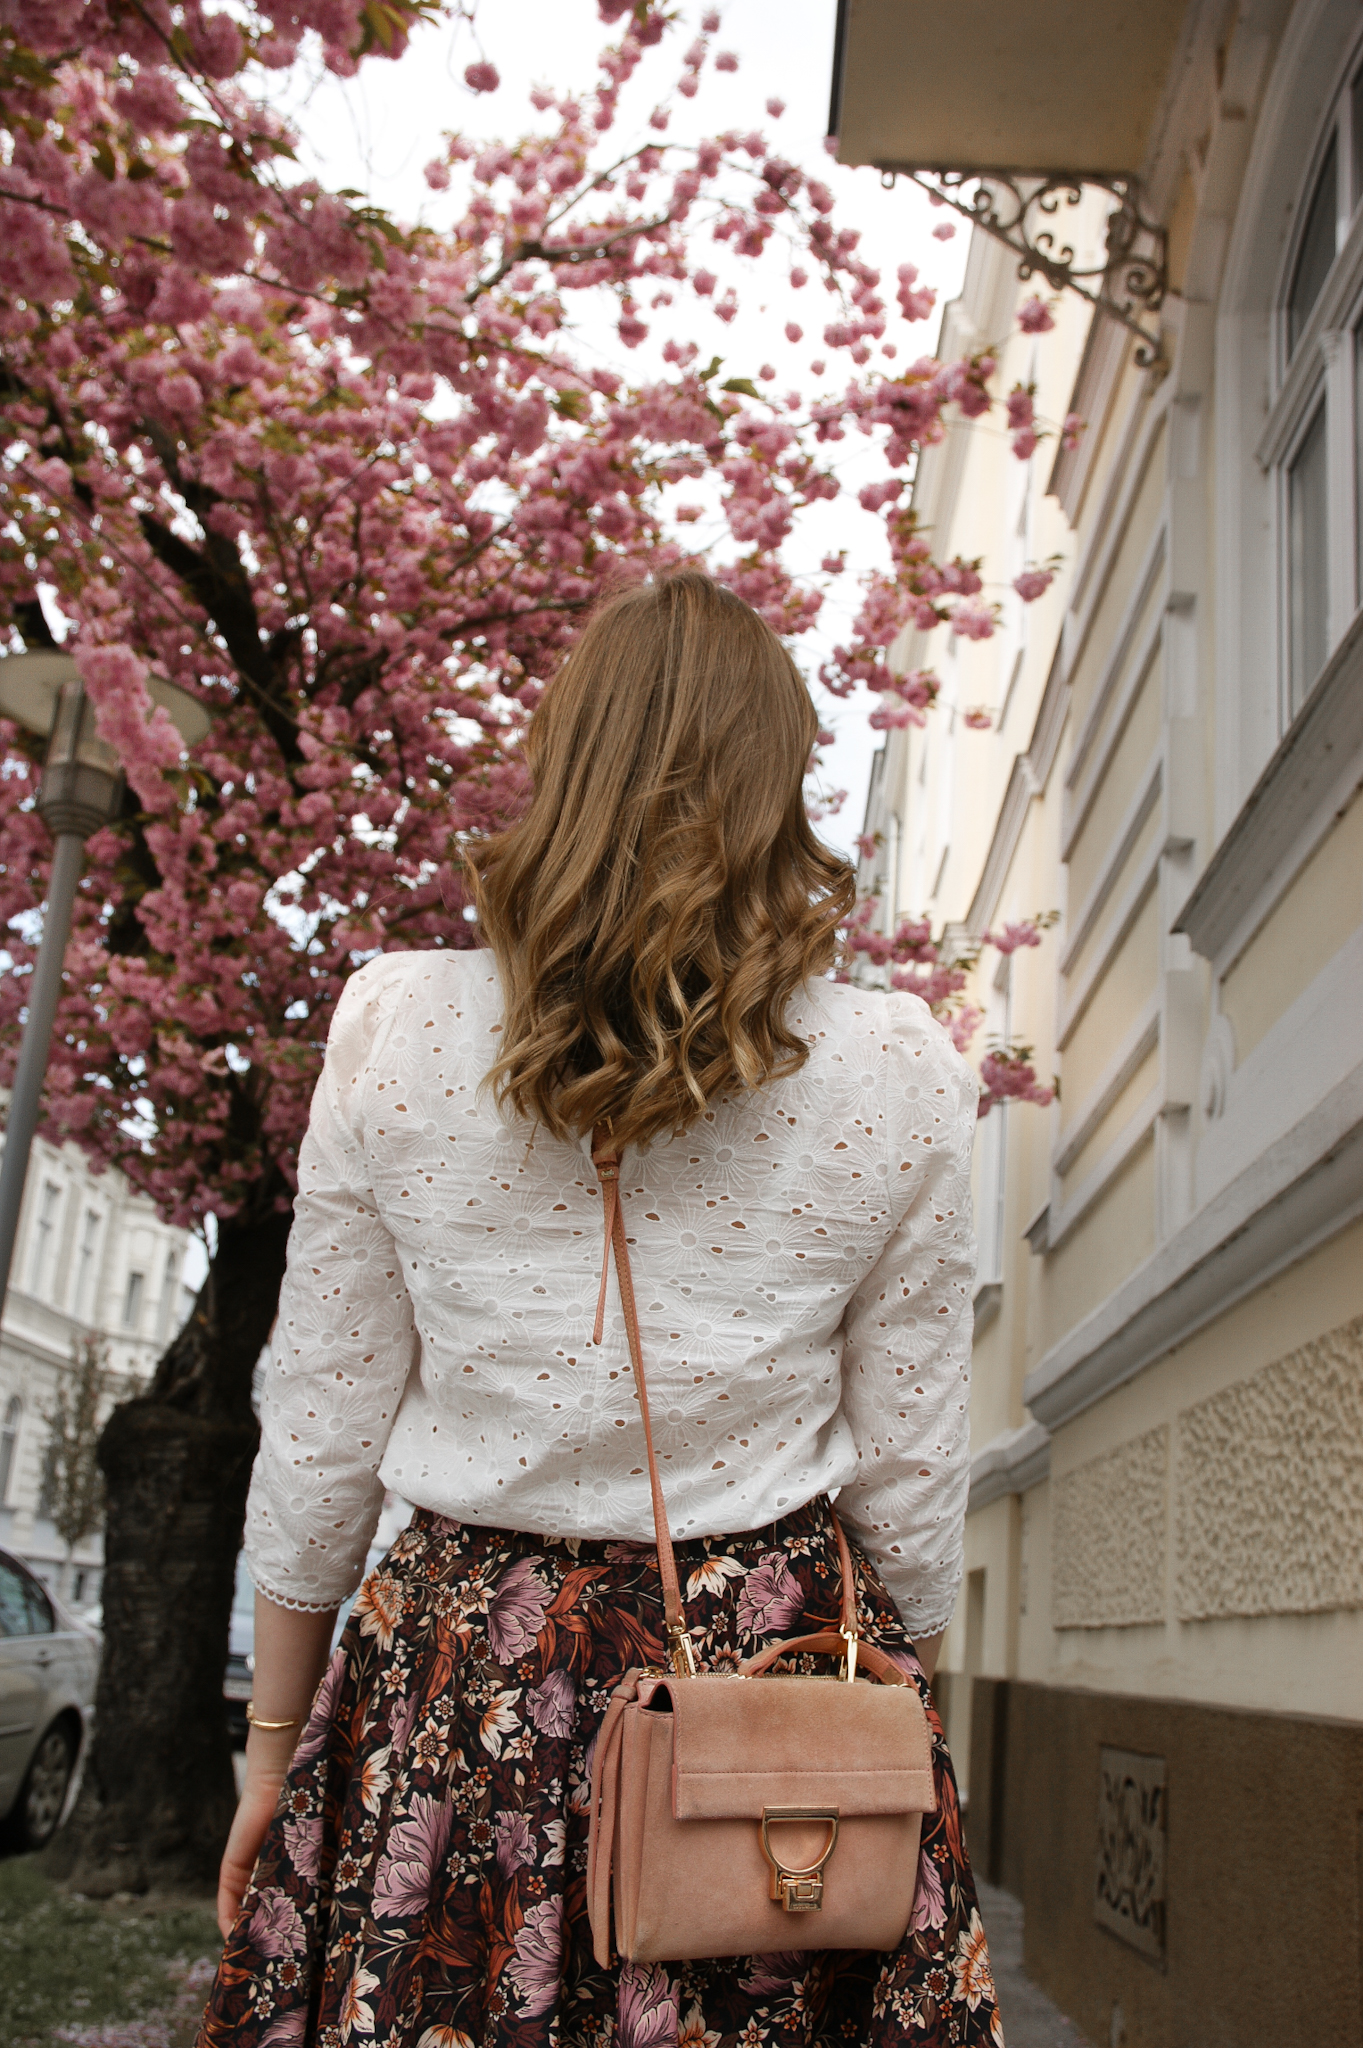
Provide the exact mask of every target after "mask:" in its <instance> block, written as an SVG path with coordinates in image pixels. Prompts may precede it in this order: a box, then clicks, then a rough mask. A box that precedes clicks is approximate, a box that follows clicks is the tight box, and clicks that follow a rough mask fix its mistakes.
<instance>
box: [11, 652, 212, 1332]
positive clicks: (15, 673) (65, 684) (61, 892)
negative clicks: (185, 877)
mask: <svg viewBox="0 0 1363 2048" xmlns="http://www.w3.org/2000/svg"><path fill="white" fill-rule="evenodd" d="M149 689H150V693H151V695H152V697H153V699H154V700H155V701H156V702H157V703H159V704H162V705H163V706H164V707H165V709H166V710H167V712H168V713H169V714H170V717H171V719H172V721H173V723H174V725H175V727H176V729H177V731H178V732H179V734H180V737H181V739H182V740H183V741H184V742H185V745H186V746H194V745H195V744H196V743H197V742H198V741H199V740H201V739H202V738H203V736H204V734H205V733H206V732H207V731H208V727H209V714H208V712H207V711H205V709H204V707H203V706H202V705H201V704H200V703H198V702H197V700H196V699H195V698H193V697H191V696H190V695H189V692H188V691H187V690H181V689H178V688H177V687H176V686H175V684H173V683H165V682H161V681H160V680H159V679H153V680H152V681H151V682H150V684H149ZM0 713H3V714H4V716H5V717H7V718H12V719H14V720H15V722H16V723H17V724H20V725H23V726H26V727H27V728H28V730H29V731H30V732H37V733H46V734H47V736H48V740H47V758H46V761H45V763H44V766H43V778H42V783H41V785H40V787H39V791H38V803H37V808H38V812H39V815H40V816H41V817H42V820H43V822H44V824H45V825H46V826H47V828H48V830H49V831H50V832H51V834H52V836H53V839H54V840H55V842H56V845H55V851H54V853H53V857H52V875H51V879H50V881H49V883H48V891H47V911H46V915H45V916H44V918H43V936H42V943H41V944H40V945H39V947H38V962H37V966H36V967H35V968H34V970H33V979H32V982H31V984H30V986H29V996H28V1020H27V1022H26V1023H25V1025H24V1037H23V1043H22V1045H21V1046H20V1049H19V1064H18V1066H17V1068H16V1069H15V1074H14V1085H13V1088H12V1089H11V1092H10V1103H9V1113H8V1115H7V1117H6V1119H5V1151H4V1158H3V1160H0V1308H2V1307H3V1304H4V1299H5V1295H6V1293H7V1292H8V1289H9V1275H10V1266H11V1263H12V1260H13V1257H14V1240H15V1236H16V1234H17V1232H18V1229H19V1212H20V1209H21V1207H22V1204H23V1199H24V1182H25V1180H26V1178H27V1176H28V1162H29V1154H30V1153H31V1151H32V1149H33V1134H34V1131H35V1130H36V1129H37V1124H38V1105H39V1101H40V1099H41V1096H42V1086H43V1076H44V1074H45V1073H46V1072H47V1058H48V1052H49V1049H50V1047H51V1042H52V1022H53V1019H54V1017H55V1016H56V1012H57V998H58V996H59V995H60V994H61V986H62V962H63V960H64V958H65V955H66V942H67V939H68V938H69V936H70V933H71V912H72V909H73V907H74V905H75V900H76V885H77V883H78V882H79V881H80V871H81V867H82V864H83V862H84V859H85V842H86V840H87V839H88V838H89V837H90V834H91V833H92V832H97V831H98V830H99V829H100V827H101V826H102V825H108V824H110V823H111V822H112V821H113V819H114V818H115V817H116V816H117V815H118V809H119V805H120V804H121V802H122V798H123V770H122V766H121V764H120V762H119V758H118V755H117V753H116V752H115V751H114V749H113V748H112V747H111V746H109V745H108V743H107V742H106V741H105V740H102V739H101V738H100V737H99V735H98V733H97V732H96V730H95V712H94V706H93V705H92V704H91V702H90V700H89V698H88V697H87V696H86V694H85V690H84V686H83V685H82V683H81V680H80V675H79V672H78V670H77V668H76V664H75V662H74V661H73V660H72V659H71V657H70V655H69V654H59V653H39V654H11V655H7V656H4V657H0Z"/></svg>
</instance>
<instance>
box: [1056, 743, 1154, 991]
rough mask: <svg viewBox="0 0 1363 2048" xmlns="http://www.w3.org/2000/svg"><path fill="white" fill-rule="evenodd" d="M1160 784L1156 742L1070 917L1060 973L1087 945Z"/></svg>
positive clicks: (1066, 971)
mask: <svg viewBox="0 0 1363 2048" xmlns="http://www.w3.org/2000/svg"><path fill="white" fill-rule="evenodd" d="M1163 787H1164V761H1163V757H1162V750H1161V748H1160V746H1159V744H1158V743H1156V748H1155V752H1154V753H1153V754H1152V756H1151V758H1150V761H1149V763H1148V765H1147V767H1146V770H1145V773H1144V774H1143V775H1142V777H1141V781H1140V787H1139V788H1138V789H1137V791H1136V793H1135V795H1134V796H1133V797H1132V799H1131V801H1130V803H1129V804H1128V805H1127V807H1126V813H1125V815H1124V816H1123V818H1122V820H1121V822H1120V824H1119V825H1118V826H1117V829H1116V831H1115V832H1114V833H1113V834H1112V837H1111V839H1110V841H1109V843H1108V855H1107V858H1106V860H1105V861H1104V862H1103V865H1102V866H1101V868H1100V869H1099V870H1098V873H1097V874H1096V875H1095V876H1094V879H1093V885H1092V887H1091V888H1090V890H1089V892H1088V895H1087V896H1086V897H1085V898H1084V901H1083V903H1082V904H1081V905H1080V908H1079V910H1078V912H1077V913H1076V916H1075V919H1074V925H1073V929H1072V930H1071V931H1070V933H1069V936H1068V937H1067V938H1066V940H1065V946H1064V950H1063V952H1062V953H1061V955H1060V972H1061V973H1062V974H1068V973H1069V971H1070V969H1071V967H1072V966H1073V965H1074V963H1075V961H1076V960H1077V959H1078V957H1079V955H1080V954H1081V953H1082V952H1083V950H1084V947H1085V946H1086V945H1087V944H1088V941H1089V938H1090V937H1091V935H1092V932H1093V927H1094V926H1095V925H1096V924H1097V922H1098V919H1099V917H1100V915H1101V914H1102V911H1103V907H1104V905H1105V904H1106V902H1107V900H1108V897H1109V896H1110V895H1111V894H1112V890H1113V887H1114V885H1115V884H1116V882H1117V880H1118V878H1119V876H1120V875H1121V872H1122V869H1123V868H1124V867H1125V866H1126V864H1127V862H1128V861H1129V860H1130V858H1131V854H1132V850H1133V848H1134V847H1135V845H1136V842H1137V840H1138V839H1139V838H1140V836H1141V833H1142V832H1143V831H1144V830H1145V827H1146V824H1147V823H1148V821H1149V817H1150V813H1151V812H1152V811H1153V810H1154V808H1155V805H1156V804H1157V803H1158V802H1159V799H1160V792H1161V790H1162V789H1163Z"/></svg>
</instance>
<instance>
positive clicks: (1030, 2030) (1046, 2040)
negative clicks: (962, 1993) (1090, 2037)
mask: <svg viewBox="0 0 1363 2048" xmlns="http://www.w3.org/2000/svg"><path fill="white" fill-rule="evenodd" d="M976 1889H977V1890H978V1892H979V1895H980V1917H981V1918H982V1920H983V1921H984V1930H985V1933H986V1934H987V1935H988V1937H989V1959H990V1962H991V1963H992V1964H993V1968H994V1983H995V1985H996V1987H997V1989H998V1994H999V2013H1000V2015H1001V2017H1002V2019H1003V2037H1004V2042H1005V2044H1006V2048H1088V2043H1087V2041H1086V2039H1085V2037H1084V2035H1082V2034H1081V2033H1080V2031H1079V2029H1078V2028H1077V2027H1076V2026H1075V2025H1074V2023H1073V2021H1072V2020H1067V2019H1066V2018H1065V2015H1064V2014H1063V2013H1062V2012H1061V2011H1060V2009H1059V2007H1058V2006H1054V2005H1052V2004H1051V2001H1050V1999H1049V1998H1047V1996H1046V1994H1045V1992H1044V1991H1040V1990H1038V1989H1037V1987H1036V1985H1035V1984H1033V1982H1032V1980H1031V1978H1030V1977H1028V1976H1027V1975H1026V1974H1025V1973H1024V1971H1023V1967H1022V1907H1021V1905H1020V1904H1019V1902H1018V1901H1017V1900H1016V1899H1015V1898H1014V1897H1013V1895H1012V1893H1011V1892H1002V1891H998V1890H997V1889H996V1888H995V1887H994V1886H993V1885H992V1884H981V1883H980V1882H979V1880H978V1878H977V1879H976Z"/></svg>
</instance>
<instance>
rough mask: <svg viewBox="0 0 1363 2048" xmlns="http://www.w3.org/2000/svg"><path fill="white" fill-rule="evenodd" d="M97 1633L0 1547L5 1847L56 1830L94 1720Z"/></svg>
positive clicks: (35, 1841) (1, 1826) (0, 1805)
mask: <svg viewBox="0 0 1363 2048" xmlns="http://www.w3.org/2000/svg"><path fill="white" fill-rule="evenodd" d="M98 1676H99V1638H98V1637H97V1636H96V1635H95V1634H94V1633H93V1632H92V1631H91V1630H90V1629H89V1628H84V1627H82V1626H81V1624H80V1623H79V1622H78V1621H77V1620H76V1619H75V1617H74V1616H73V1615H71V1614H68V1613H67V1611H66V1609H65V1608H64V1607H63V1606H62V1605H61V1603H60V1602H59V1601H57V1600H54V1599H53V1597H52V1595H51V1594H50V1593H49V1592H48V1591H47V1590H46V1588H45V1587H44V1586H43V1585H42V1584H41V1583H40V1582H39V1580H37V1579H36V1578H35V1577H34V1576H33V1573H32V1572H31V1571H30V1570H29V1569H28V1567H27V1565H25V1564H23V1563H21V1562H20V1560H19V1559H18V1558H17V1557H12V1556H11V1555H10V1553H9V1552H8V1551H7V1550H0V1844H3V1846H4V1847H5V1848H7V1849H19V1850H28V1849H41V1848H42V1847H43V1845H44V1844H45V1843H46V1842H48V1841H50V1840H51V1838H52V1836H53V1835H54V1834H55V1833H56V1831H57V1824H58V1822H59V1821H60V1820H61V1818H62V1816H63V1814H64V1813H65V1811H66V1805H67V1798H68V1795H69V1793H70V1791H71V1786H72V1783H73V1781H74V1779H75V1775H76V1767H77V1764H78V1763H79V1761H80V1757H81V1752H82V1750H83V1748H84V1745H85V1739H86V1734H87V1732H88V1730H89V1728H90V1726H91V1724H92V1722H93V1719H94V1708H95V1681H96V1679H97V1678H98Z"/></svg>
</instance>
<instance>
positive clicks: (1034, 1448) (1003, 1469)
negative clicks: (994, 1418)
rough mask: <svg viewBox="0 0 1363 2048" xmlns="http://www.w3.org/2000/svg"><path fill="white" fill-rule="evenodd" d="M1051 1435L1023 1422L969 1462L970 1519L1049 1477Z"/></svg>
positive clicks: (981, 1448) (999, 1437)
mask: <svg viewBox="0 0 1363 2048" xmlns="http://www.w3.org/2000/svg"><path fill="white" fill-rule="evenodd" d="M1050 1470H1051V1433H1050V1431H1049V1430H1048V1429H1045V1428H1043V1426H1042V1425H1041V1423H1039V1422H1034V1421H1028V1422H1024V1423H1023V1424H1022V1426H1021V1427H1020V1428H1019V1429H1006V1430H1004V1431H1003V1433H1002V1434H1001V1435H1000V1436H996V1437H991V1438H990V1440H989V1442H988V1443H987V1444H982V1445H981V1446H980V1448H979V1450H978V1451H976V1452H975V1453H974V1454H973V1456H972V1457H971V1460H970V1501H969V1505H968V1507H967V1508H966V1513H967V1514H968V1515H974V1514H978V1512H979V1510H980V1509H981V1508H987V1507H991V1506H992V1505H993V1503H994V1502H995V1501H996V1500H1002V1499H1003V1497H1004V1495H1005V1494H1009V1493H1026V1492H1027V1490H1028V1488H1029V1487H1033V1486H1039V1485H1040V1483H1041V1481H1042V1480H1043V1479H1046V1478H1048V1477H1049V1476H1050Z"/></svg>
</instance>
